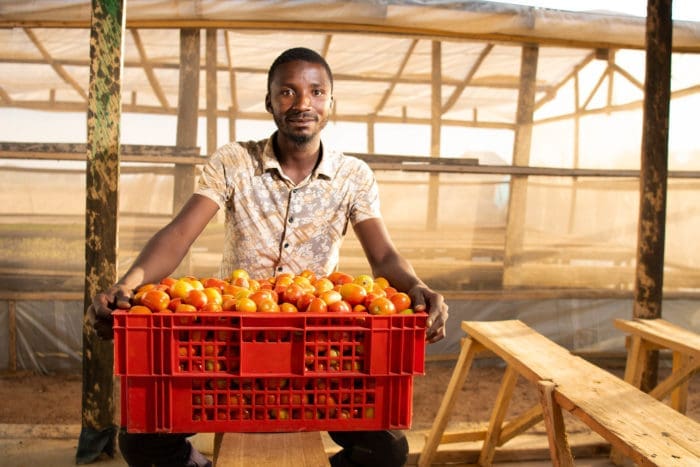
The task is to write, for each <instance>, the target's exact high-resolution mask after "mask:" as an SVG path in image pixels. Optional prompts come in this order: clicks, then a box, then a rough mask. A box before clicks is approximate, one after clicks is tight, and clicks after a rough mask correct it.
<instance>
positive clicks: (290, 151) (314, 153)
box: [273, 133, 323, 183]
mask: <svg viewBox="0 0 700 467" xmlns="http://www.w3.org/2000/svg"><path fill="white" fill-rule="evenodd" d="M322 147H323V146H322V145H321V140H320V138H314V139H312V140H310V141H308V142H306V143H296V142H293V141H290V140H288V139H284V138H280V137H279V134H278V133H275V136H274V137H273V148H274V151H275V157H276V158H277V160H278V161H279V163H280V166H281V167H282V170H283V172H284V173H285V175H286V176H287V177H289V178H290V179H291V180H292V181H293V182H294V183H299V182H301V181H302V180H303V179H305V178H306V177H307V176H308V175H309V174H310V173H311V172H312V171H313V170H314V168H315V167H316V166H317V165H318V163H319V162H320V160H321V154H322Z"/></svg>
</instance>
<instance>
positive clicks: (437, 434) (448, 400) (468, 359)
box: [418, 338, 484, 467]
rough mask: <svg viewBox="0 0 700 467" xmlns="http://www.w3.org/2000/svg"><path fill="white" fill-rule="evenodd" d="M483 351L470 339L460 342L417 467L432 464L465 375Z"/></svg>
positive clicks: (479, 345) (426, 466)
mask: <svg viewBox="0 0 700 467" xmlns="http://www.w3.org/2000/svg"><path fill="white" fill-rule="evenodd" d="M483 349H484V348H483V346H482V345H481V344H479V343H478V342H476V341H474V340H472V339H469V338H464V339H463V340H462V350H461V351H460V353H459V359H458V360H457V364H456V365H455V369H454V370H453V372H452V377H451V378H450V382H449V384H448V385H447V390H446V391H445V395H444V396H443V398H442V402H441V403H440V408H439V409H438V413H437V415H436V416H435V421H433V426H432V428H431V429H430V432H429V433H428V437H427V438H426V440H425V444H424V445H423V451H422V452H421V453H420V456H419V458H418V466H419V467H428V466H429V465H431V464H432V462H433V458H434V457H435V453H436V452H437V449H438V446H439V445H440V439H441V438H442V434H443V433H444V432H445V427H446V426H447V422H448V420H449V417H450V414H451V412H452V409H453V408H454V405H455V401H456V400H457V395H459V391H460V389H461V388H462V386H464V381H466V379H467V374H469V369H470V368H471V366H472V362H473V361H474V356H475V355H476V354H477V353H478V352H480V351H482V350H483Z"/></svg>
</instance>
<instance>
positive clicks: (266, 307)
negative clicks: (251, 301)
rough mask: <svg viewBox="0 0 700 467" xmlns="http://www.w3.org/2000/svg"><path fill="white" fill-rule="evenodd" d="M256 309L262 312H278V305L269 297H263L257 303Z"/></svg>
mask: <svg viewBox="0 0 700 467" xmlns="http://www.w3.org/2000/svg"><path fill="white" fill-rule="evenodd" d="M258 311H260V312H262V313H279V311H280V307H279V305H278V304H277V302H276V301H274V300H272V299H271V298H264V299H262V300H260V303H258Z"/></svg>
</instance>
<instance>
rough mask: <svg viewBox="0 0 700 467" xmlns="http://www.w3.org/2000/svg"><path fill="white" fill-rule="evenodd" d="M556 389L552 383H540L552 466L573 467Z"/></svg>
mask: <svg viewBox="0 0 700 467" xmlns="http://www.w3.org/2000/svg"><path fill="white" fill-rule="evenodd" d="M554 387H555V384H554V383H552V382H551V381H540V382H539V383H538V389H539V391H540V400H541V402H542V412H543V414H544V424H545V426H546V427H547V437H548V439H549V452H550V456H551V458H552V465H554V466H555V467H559V466H561V467H569V466H571V467H573V465H574V458H573V456H572V455H571V448H569V442H568V441H567V439H566V426H565V425H564V416H563V415H562V412H561V407H560V406H559V404H558V403H557V402H556V401H555V400H554Z"/></svg>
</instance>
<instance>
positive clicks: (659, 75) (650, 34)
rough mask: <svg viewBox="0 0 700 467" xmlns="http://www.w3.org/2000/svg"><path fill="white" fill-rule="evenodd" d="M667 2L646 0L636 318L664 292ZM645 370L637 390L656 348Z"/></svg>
mask: <svg viewBox="0 0 700 467" xmlns="http://www.w3.org/2000/svg"><path fill="white" fill-rule="evenodd" d="M671 3H672V2H671V0H648V2H647V32H646V74H645V82H644V116H643V127H642V160H641V174H640V186H639V188H640V190H639V191H640V199H639V223H638V231H637V271H636V277H635V287H634V309H633V315H634V317H635V318H644V319H654V318H660V317H661V301H662V296H663V268H664V241H665V229H666V191H667V179H668V122H669V112H670V98H671V40H672V33H673V22H672V20H671ZM650 357H651V358H650V359H649V361H648V363H647V366H646V368H645V370H644V376H643V378H642V385H641V389H642V390H643V391H645V392H648V391H650V390H651V389H652V388H653V387H654V386H656V383H657V380H658V360H659V359H658V352H653V353H652V355H651V356H650Z"/></svg>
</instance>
